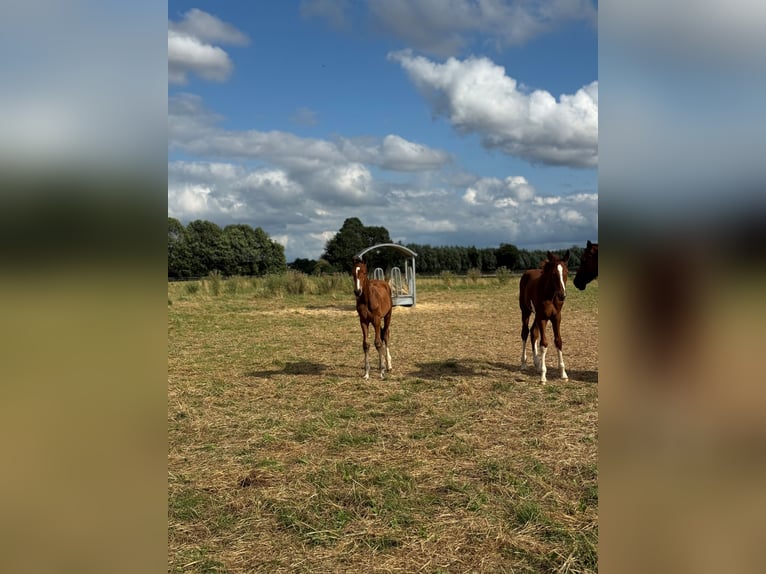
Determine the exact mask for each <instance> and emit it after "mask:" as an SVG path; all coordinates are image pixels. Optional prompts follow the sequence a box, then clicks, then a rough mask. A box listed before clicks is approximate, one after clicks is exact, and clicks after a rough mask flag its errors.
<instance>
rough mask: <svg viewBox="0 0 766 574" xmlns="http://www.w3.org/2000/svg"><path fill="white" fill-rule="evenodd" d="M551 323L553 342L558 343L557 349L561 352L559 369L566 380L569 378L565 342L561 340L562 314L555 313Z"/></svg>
mask: <svg viewBox="0 0 766 574" xmlns="http://www.w3.org/2000/svg"><path fill="white" fill-rule="evenodd" d="M551 325H552V326H553V342H554V343H555V345H556V350H557V351H558V354H559V369H561V378H562V379H564V380H566V379H568V378H569V376H568V375H567V372H566V368H565V365H564V342H563V341H562V340H561V315H554V316H553V318H552V319H551Z"/></svg>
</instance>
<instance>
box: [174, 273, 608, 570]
mask: <svg viewBox="0 0 766 574" xmlns="http://www.w3.org/2000/svg"><path fill="white" fill-rule="evenodd" d="M215 281H216V283H217V284H216V285H215V286H211V284H210V283H209V282H207V281H204V282H200V283H197V284H195V285H199V286H200V287H199V288H198V289H197V288H196V287H193V286H192V287H190V286H189V284H185V283H171V284H169V286H168V315H169V325H168V332H169V338H168V341H169V343H168V345H169V348H168V436H169V452H168V571H169V572H270V573H271V572H357V573H362V572H365V573H366V572H405V573H409V572H431V573H436V572H509V573H510V572H516V573H521V572H573V573H575V572H595V571H597V542H598V485H597V481H598V460H597V453H598V449H597V440H598V427H597V422H598V421H597V410H598V388H597V387H598V305H597V303H598V283H597V282H594V283H592V284H590V285H589V286H588V288H587V290H586V291H585V292H580V291H577V290H576V289H574V287H573V286H571V282H570V286H569V289H568V294H569V296H568V297H567V300H566V304H565V306H564V318H563V321H562V337H563V340H564V357H565V360H566V365H567V372H568V374H569V377H570V379H569V381H562V380H560V379H559V378H558V370H557V369H556V368H555V361H556V359H555V355H556V354H555V352H551V353H548V383H547V384H546V385H541V384H540V383H539V382H538V378H539V375H538V374H537V373H536V372H534V371H532V370H528V371H525V372H520V371H519V357H520V354H521V341H520V336H519V333H520V329H521V326H520V312H519V310H518V304H517V292H518V278H511V279H510V280H509V281H508V282H507V283H506V284H500V283H499V282H498V280H497V279H490V278H481V279H478V280H476V281H472V280H468V279H466V278H461V277H449V278H434V279H419V280H418V303H417V305H416V306H415V307H412V308H403V307H397V308H395V309H394V314H393V320H392V330H391V354H392V358H393V367H394V370H393V372H392V373H390V374H388V375H387V377H386V379H385V380H382V381H381V380H380V379H379V378H374V377H373V376H372V375H373V373H371V377H370V380H369V381H364V380H362V374H363V354H362V348H361V332H360V329H359V322H358V320H357V317H356V312H355V308H354V298H353V293H352V286H351V280H350V277H349V278H342V279H340V280H339V284H337V285H335V287H334V289H333V290H331V291H329V292H328V293H326V294H324V295H318V294H306V293H304V294H295V295H291V294H289V293H284V292H283V293H278V294H277V295H274V294H273V292H271V291H269V290H268V289H267V287H266V284H265V281H266V280H265V279H261V280H246V279H230V280H218V279H216V280H215ZM308 291H310V289H308ZM214 293H218V294H217V295H216V294H214ZM549 330H550V327H549ZM549 339H552V335H550V331H549ZM551 345H552V343H551ZM552 348H553V347H552ZM372 351H373V353H372V354H371V358H372V359H373V361H372V362H373V366H376V365H377V354H376V353H375V350H374V347H373V349H372ZM373 371H374V369H373Z"/></svg>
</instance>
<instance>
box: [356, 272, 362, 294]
mask: <svg viewBox="0 0 766 574" xmlns="http://www.w3.org/2000/svg"><path fill="white" fill-rule="evenodd" d="M354 286H355V290H356V291H361V290H362V285H361V282H360V281H359V267H354Z"/></svg>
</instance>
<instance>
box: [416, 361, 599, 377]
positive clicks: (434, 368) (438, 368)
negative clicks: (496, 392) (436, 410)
mask: <svg viewBox="0 0 766 574" xmlns="http://www.w3.org/2000/svg"><path fill="white" fill-rule="evenodd" d="M417 367H418V368H417V370H412V371H409V372H408V373H407V376H410V377H414V378H419V379H430V380H438V379H443V378H449V377H477V376H482V375H488V374H493V375H497V374H511V373H522V374H525V375H530V374H533V375H534V374H536V373H537V370H536V369H534V367H531V366H530V367H528V368H527V370H526V371H520V369H519V365H514V364H510V363H500V362H486V361H478V360H474V359H447V360H445V361H432V362H430V363H417ZM548 373H549V378H556V379H558V376H557V369H556V368H555V367H551V366H549V367H548ZM567 374H568V375H569V379H570V380H572V381H578V382H583V383H598V371H572V370H570V369H567Z"/></svg>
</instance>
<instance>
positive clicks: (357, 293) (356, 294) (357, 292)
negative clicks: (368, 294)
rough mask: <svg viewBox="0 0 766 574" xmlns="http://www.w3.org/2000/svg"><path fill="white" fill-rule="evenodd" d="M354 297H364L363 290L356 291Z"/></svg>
mask: <svg viewBox="0 0 766 574" xmlns="http://www.w3.org/2000/svg"><path fill="white" fill-rule="evenodd" d="M354 295H355V296H356V297H361V296H362V290H361V289H359V290H357V289H354Z"/></svg>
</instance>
